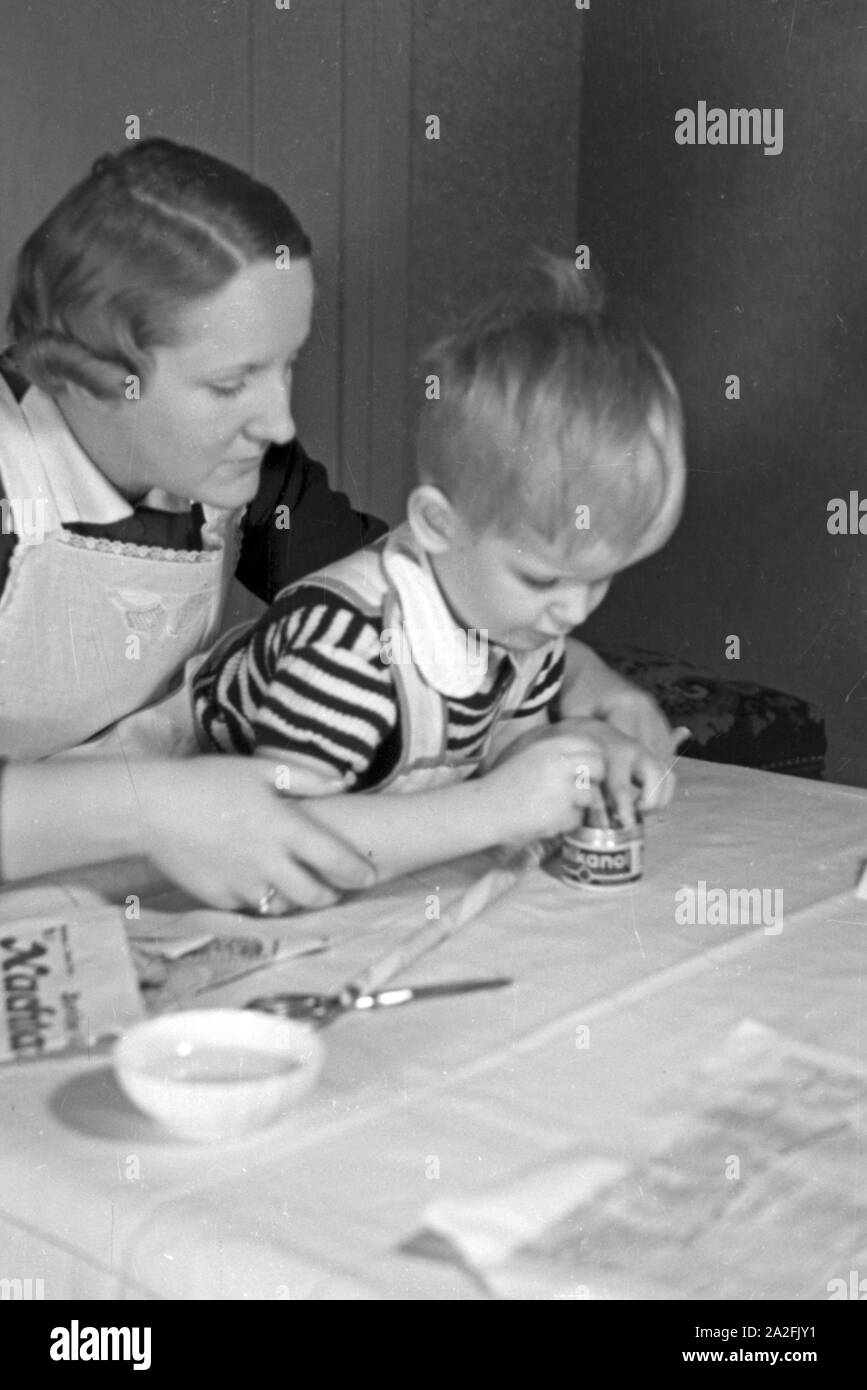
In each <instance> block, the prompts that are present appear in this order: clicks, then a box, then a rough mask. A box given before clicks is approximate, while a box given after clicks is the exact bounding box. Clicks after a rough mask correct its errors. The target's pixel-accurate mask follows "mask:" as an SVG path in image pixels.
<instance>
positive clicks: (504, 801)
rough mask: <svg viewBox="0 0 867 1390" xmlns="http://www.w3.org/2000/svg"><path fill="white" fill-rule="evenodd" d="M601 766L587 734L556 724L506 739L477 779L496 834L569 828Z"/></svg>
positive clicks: (532, 835)
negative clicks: (511, 740) (494, 820)
mask: <svg viewBox="0 0 867 1390" xmlns="http://www.w3.org/2000/svg"><path fill="white" fill-rule="evenodd" d="M575 722H586V723H589V722H590V721H589V720H587V721H575ZM605 766H606V765H605V757H604V754H603V752H602V750H601V748H600V747H599V745H598V744H597V743H596V742H595V741H594V740H593V739H592V738H590V737H588V736H586V735H583V734H579V733H576V732H575V731H574V730H573V729H571V728H564V727H563V726H562V725H559V724H558V725H554V726H550V727H549V728H548V730H547V731H543V730H539V731H538V732H537V733H531V734H528V735H527V736H526V737H525V738H522V739H520V740H518V741H517V742H516V743H512V744H510V745H509V747H508V748H507V749H506V750H505V752H504V753H502V754H501V755H500V757H499V758H498V759H497V761H496V763H495V764H494V766H493V767H492V768H491V770H490V772H488V773H487V775H486V776H485V777H484V778H483V779H482V780H483V783H484V785H485V788H486V790H488V791H489V792H490V794H491V796H492V798H493V811H494V813H495V814H496V815H497V817H498V818H499V820H500V821H501V823H502V830H503V833H502V840H503V841H507V840H508V841H511V840H515V841H519V842H520V841H523V840H533V839H536V838H537V837H539V836H548V835H562V834H564V833H565V832H566V831H567V830H571V829H573V827H574V826H575V825H577V824H578V822H579V821H580V819H581V813H582V810H583V808H584V807H585V806H588V805H589V804H590V802H591V801H592V800H593V799H594V792H593V785H594V784H595V783H598V782H600V781H601V780H602V778H603V777H604V775H605Z"/></svg>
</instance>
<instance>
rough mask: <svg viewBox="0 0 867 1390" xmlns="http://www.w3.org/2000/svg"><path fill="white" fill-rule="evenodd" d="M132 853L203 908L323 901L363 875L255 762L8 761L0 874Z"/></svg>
mask: <svg viewBox="0 0 867 1390" xmlns="http://www.w3.org/2000/svg"><path fill="white" fill-rule="evenodd" d="M130 856H144V857H146V858H148V859H149V860H150V861H151V862H152V863H153V864H155V865H156V866H157V868H159V869H160V870H161V871H162V872H163V873H164V874H166V875H167V877H168V878H169V879H170V880H171V881H172V882H173V883H176V884H178V885H179V886H180V887H182V888H185V889H187V891H188V892H190V893H192V894H194V896H196V897H198V898H200V899H201V901H203V902H206V903H210V904H211V905H213V906H214V907H223V908H238V907H252V906H255V904H256V903H257V902H258V901H259V900H260V899H261V898H262V896H263V895H264V894H265V893H266V892H267V891H268V889H269V888H271V887H274V888H276V889H277V890H278V891H279V893H280V894H281V895H282V897H284V898H285V899H286V900H287V901H288V902H292V903H295V904H298V905H299V906H301V907H324V906H326V905H327V904H328V903H331V902H334V901H335V900H336V898H337V897H339V895H340V893H341V892H346V891H350V890H354V889H358V888H364V887H368V886H369V885H370V884H371V883H372V882H373V881H374V876H373V874H372V873H371V870H370V867H369V865H368V864H367V863H366V862H365V860H364V857H363V855H362V854H359V853H358V851H357V850H355V849H354V848H353V847H352V846H351V845H350V844H347V843H346V842H345V841H344V840H342V839H341V836H340V829H339V826H335V829H334V830H331V829H329V828H328V827H327V826H325V825H324V823H323V822H322V821H321V820H319V819H313V818H312V817H310V816H309V815H308V814H307V808H306V806H305V805H304V804H301V803H293V802H292V801H289V800H288V799H287V798H285V797H281V796H280V795H279V794H278V792H277V790H276V788H275V785H274V774H273V768H272V767H271V766H269V765H267V764H263V763H262V762H261V761H260V760H259V759H256V758H232V757H222V756H220V757H200V758H189V759H178V760H175V761H164V760H156V759H152V760H142V761H128V762H124V761H121V760H119V759H118V760H113V759H108V758H104V759H90V760H85V759H83V758H81V759H79V758H75V759H70V760H68V761H64V760H58V761H56V762H42V763H34V764H25V763H9V764H8V765H7V766H6V767H5V768H4V769H3V781H2V787H0V873H2V877H3V880H4V881H5V882H9V881H14V880H16V879H23V878H29V877H31V876H35V875H38V874H46V873H54V872H62V871H64V870H70V869H78V868H79V867H80V866H81V865H84V864H88V865H89V864H92V863H103V862H105V861H108V860H113V859H121V858H123V859H126V858H128V857H130Z"/></svg>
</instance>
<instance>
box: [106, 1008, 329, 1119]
mask: <svg viewBox="0 0 867 1390" xmlns="http://www.w3.org/2000/svg"><path fill="white" fill-rule="evenodd" d="M324 1060H325V1048H324V1047H323V1045H322V1039H321V1038H320V1037H319V1035H318V1033H316V1032H315V1031H314V1030H313V1028H312V1027H311V1026H310V1025H309V1024H307V1023H297V1022H295V1021H294V1020H292V1019H285V1018H275V1017H274V1015H273V1014H264V1013H256V1012H255V1011H254V1010H252V1009H191V1010H189V1011H186V1012H184V1013H176V1014H162V1015H160V1017H158V1018H151V1019H148V1020H147V1021H146V1022H144V1023H136V1024H134V1025H133V1026H132V1027H131V1028H130V1029H129V1030H128V1031H127V1032H126V1033H124V1035H123V1037H122V1038H121V1039H120V1041H119V1042H118V1044H117V1046H116V1047H115V1050H114V1069H115V1072H116V1073H117V1079H118V1081H119V1082H120V1084H121V1086H122V1087H123V1089H124V1091H125V1092H126V1094H127V1095H128V1096H129V1098H130V1100H132V1101H133V1102H134V1103H135V1104H136V1105H137V1106H138V1107H139V1109H140V1110H143V1111H144V1112H145V1114H147V1115H151V1116H153V1118H154V1119H155V1120H159V1121H160V1123H161V1124H163V1125H164V1126H165V1127H166V1129H169V1130H171V1131H172V1133H173V1134H178V1135H181V1136H182V1137H183V1138H185V1139H196V1140H199V1141H201V1142H203V1143H204V1142H209V1141H211V1140H215V1139H225V1138H232V1137H234V1136H237V1135H241V1134H247V1133H249V1132H250V1131H251V1130H254V1129H259V1128H261V1127H262V1126H263V1125H266V1124H268V1123H269V1122H270V1121H272V1120H274V1119H276V1117H277V1116H278V1115H279V1114H280V1113H281V1112H282V1111H284V1110H286V1109H287V1108H288V1107H289V1106H290V1105H292V1103H293V1102H294V1101H296V1100H298V1099H299V1098H300V1097H301V1096H303V1095H305V1094H306V1092H307V1091H309V1090H310V1088H311V1087H312V1086H313V1084H314V1082H315V1081H316V1078H317V1077H318V1075H319V1073H320V1071H321V1070H322V1063H323V1061H324Z"/></svg>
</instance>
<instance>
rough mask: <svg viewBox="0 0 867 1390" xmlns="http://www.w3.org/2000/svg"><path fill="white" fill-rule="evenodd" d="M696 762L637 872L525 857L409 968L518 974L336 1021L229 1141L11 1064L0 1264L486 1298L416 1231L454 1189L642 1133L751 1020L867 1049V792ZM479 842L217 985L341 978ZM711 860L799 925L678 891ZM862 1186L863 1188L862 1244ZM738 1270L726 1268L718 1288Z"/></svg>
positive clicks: (33, 1273) (72, 1080) (851, 1049)
mask: <svg viewBox="0 0 867 1390" xmlns="http://www.w3.org/2000/svg"><path fill="white" fill-rule="evenodd" d="M680 768H681V773H680V783H679V787H678V793H677V796H676V799H675V802H674V804H673V805H672V806H671V807H670V808H669V809H668V810H667V811H666V812H664V813H663V814H662V815H661V816H659V817H657V818H655V819H654V820H653V821H652V822H651V823H650V825H649V826H648V836H647V870H646V875H645V878H644V880H643V881H642V882H641V883H640V884H639V885H636V886H635V888H634V889H629V890H621V891H620V892H618V893H615V894H612V895H611V896H609V897H601V896H591V895H585V894H583V893H581V892H580V891H577V890H575V889H572V888H569V887H566V886H564V885H561V884H559V883H558V882H557V881H556V880H555V879H554V878H552V877H551V876H550V875H549V874H547V873H546V872H545V871H543V870H541V869H538V870H534V871H532V872H531V873H529V874H528V875H527V876H526V878H524V879H523V880H522V881H521V883H520V884H519V885H518V886H517V887H516V888H515V889H514V890H513V891H512V892H511V893H510V894H509V895H508V896H507V897H505V898H503V899H501V900H500V901H499V902H497V903H495V904H493V905H492V906H491V907H490V908H489V909H488V910H487V911H486V912H485V913H483V914H482V916H481V917H480V918H479V919H477V920H476V921H475V922H473V923H472V924H471V925H469V926H468V927H466V928H465V929H464V931H463V932H462V933H461V934H460V935H459V936H457V937H455V938H454V939H453V940H452V941H451V942H449V943H448V944H447V945H445V946H444V947H442V948H441V950H440V951H439V952H438V953H437V954H435V955H433V956H431V957H429V958H428V959H427V960H426V961H425V962H420V963H419V964H418V965H417V966H415V967H414V968H412V970H411V971H410V977H411V981H412V982H419V983H420V982H423V981H428V980H431V981H433V980H438V979H455V978H462V977H468V976H481V975H486V974H491V975H494V974H502V973H506V974H509V975H511V976H513V977H514V979H515V981H516V984H515V986H514V987H513V988H511V989H508V990H501V991H492V992H491V993H490V994H476V995H466V996H463V997H458V998H452V999H447V1000H439V1001H436V1002H427V1003H424V1004H421V1003H420V1004H415V1005H410V1006H408V1007H406V1008H403V1009H397V1010H393V1011H390V1012H383V1013H380V1014H367V1015H359V1016H353V1017H348V1018H344V1019H342V1020H340V1021H339V1022H338V1023H336V1024H335V1025H333V1026H332V1027H331V1028H329V1029H328V1030H327V1031H326V1032H325V1033H324V1034H323V1037H324V1040H325V1041H326V1045H327V1053H328V1055H327V1060H326V1066H325V1070H324V1073H323V1076H322V1078H321V1080H320V1083H319V1086H318V1088H317V1090H316V1091H315V1093H314V1094H312V1095H311V1096H310V1097H308V1098H307V1099H306V1100H305V1101H304V1102H303V1103H302V1105H301V1106H300V1107H299V1108H297V1109H296V1110H293V1111H292V1112H291V1113H290V1114H289V1115H288V1116H287V1117H286V1119H285V1120H283V1121H281V1122H280V1123H279V1124H278V1125H276V1126H274V1127H272V1128H271V1129H269V1130H267V1131H263V1132H260V1133H259V1134H258V1135H254V1136H251V1137H249V1138H248V1139H245V1140H242V1141H236V1142H234V1143H232V1144H226V1145H223V1146H220V1147H210V1146H192V1145H185V1144H183V1143H180V1142H179V1141H171V1140H166V1139H163V1138H161V1137H160V1134H159V1132H158V1131H157V1130H156V1128H155V1127H154V1126H153V1125H152V1124H151V1122H150V1121H149V1120H147V1119H146V1118H145V1117H143V1116H139V1115H138V1114H137V1112H135V1111H134V1110H133V1109H132V1107H131V1106H129V1105H128V1103H127V1102H126V1101H125V1100H124V1099H123V1097H122V1095H121V1094H120V1092H119V1091H118V1089H117V1086H116V1084H115V1082H114V1079H113V1074H112V1072H111V1070H110V1067H109V1066H108V1064H107V1062H106V1059H105V1058H104V1057H101V1058H98V1057H94V1058H93V1059H90V1060H88V1059H84V1060H82V1059H76V1060H73V1059H67V1060H61V1061H56V1062H52V1061H43V1062H36V1063H32V1064H29V1065H27V1064H25V1065H20V1066H15V1067H8V1068H5V1069H4V1070H3V1074H2V1075H0V1145H2V1147H0V1194H2V1196H0V1278H2V1277H5V1278H21V1279H26V1278H31V1279H33V1280H36V1279H42V1280H43V1288H44V1297H45V1298H46V1299H52V1298H66V1297H70V1298H81V1299H124V1298H134V1299H139V1298H169V1299H189V1298H216V1299H230V1300H238V1299H298V1298H303V1299H425V1300H434V1299H464V1298H466V1299H479V1298H484V1297H487V1296H488V1295H487V1294H486V1292H485V1291H484V1289H483V1288H482V1287H481V1286H480V1284H479V1283H478V1281H477V1280H475V1279H474V1278H473V1277H471V1275H470V1274H469V1273H468V1272H467V1271H466V1270H465V1269H464V1268H462V1267H460V1266H459V1265H457V1264H453V1263H448V1262H443V1261H435V1260H428V1259H423V1258H420V1257H418V1256H417V1255H412V1254H409V1253H406V1251H404V1250H402V1249H401V1246H402V1244H403V1243H404V1242H405V1241H407V1240H408V1239H409V1238H411V1237H413V1236H414V1235H415V1234H416V1233H417V1232H418V1231H419V1230H420V1228H421V1227H422V1226H423V1224H424V1213H425V1210H426V1209H427V1208H428V1207H429V1205H430V1204H431V1203H432V1202H433V1201H434V1200H435V1199H437V1200H438V1201H442V1199H444V1198H446V1197H458V1196H460V1195H461V1194H466V1193H471V1192H473V1191H477V1190H484V1189H486V1188H488V1187H490V1186H491V1185H493V1184H497V1183H500V1182H502V1181H503V1180H504V1179H507V1178H510V1177H511V1176H513V1175H515V1174H517V1173H520V1172H521V1171H522V1170H524V1169H527V1168H529V1167H532V1166H533V1165H538V1164H540V1163H542V1162H545V1161H546V1160H550V1159H552V1158H555V1157H556V1156H557V1155H559V1154H561V1153H563V1152H565V1151H570V1152H572V1153H573V1154H574V1153H579V1154H580V1153H582V1152H586V1153H587V1154H593V1153H598V1152H599V1150H600V1145H602V1147H603V1148H604V1150H605V1152H607V1153H609V1154H620V1155H622V1156H625V1157H626V1158H627V1159H630V1160H633V1159H638V1158H640V1156H641V1155H642V1154H643V1153H645V1151H646V1150H647V1146H648V1143H649V1136H650V1135H651V1134H652V1132H653V1130H654V1126H655V1125H656V1123H657V1119H658V1114H659V1107H660V1104H663V1103H667V1102H666V1100H665V1098H666V1097H670V1096H672V1095H675V1096H676V1095H677V1094H678V1088H683V1087H685V1086H686V1085H687V1083H688V1082H689V1078H690V1076H691V1075H692V1074H693V1073H694V1069H695V1067H696V1066H697V1065H698V1064H699V1063H700V1062H701V1060H702V1059H703V1058H706V1057H708V1056H710V1055H711V1054H713V1052H714V1050H715V1049H718V1048H719V1046H720V1043H721V1041H722V1040H724V1039H725V1038H726V1037H727V1036H728V1035H729V1034H730V1033H731V1032H732V1030H733V1029H734V1028H735V1027H736V1026H737V1025H738V1024H739V1023H740V1022H741V1021H742V1020H744V1019H751V1020H755V1021H757V1022H758V1023H760V1024H763V1025H766V1026H767V1027H769V1028H772V1029H775V1030H778V1031H779V1032H780V1033H782V1034H784V1035H785V1036H786V1037H788V1038H793V1039H797V1040H798V1041H799V1042H801V1043H803V1044H809V1045H813V1046H816V1047H820V1048H823V1049H830V1050H832V1051H833V1052H836V1053H839V1054H841V1055H842V1056H843V1057H844V1058H846V1059H850V1060H851V1064H852V1065H853V1067H856V1068H863V1067H864V1066H865V1062H867V1057H865V1052H867V1026H865V1012H864V1003H865V983H864V960H865V949H864V942H865V930H867V902H864V901H860V900H858V899H856V897H855V894H854V891H853V889H854V885H855V882H856V879H857V876H858V872H859V867H860V865H861V864H862V863H863V861H864V858H865V856H867V792H864V791H860V790H857V789H853V788H848V787H842V786H834V785H826V784H822V783H816V782H805V781H798V780H796V779H791V778H785V777H779V776H774V775H772V774H768V773H758V772H752V771H748V770H747V769H743V768H737V767H726V766H721V765H715V764H705V763H699V762H692V761H687V762H684V763H682V764H681V765H680ZM486 862H487V861H485V860H484V858H483V857H476V858H474V859H467V860H463V861H460V862H456V863H454V864H451V865H447V866H441V867H439V868H437V869H436V870H431V871H429V872H428V871H426V872H424V873H420V874H417V875H414V876H412V877H410V878H407V879H404V880H402V881H400V882H399V883H396V884H392V885H387V886H385V887H384V888H383V889H381V890H379V891H377V892H376V893H374V894H371V895H368V896H365V897H360V898H357V899H356V900H354V901H351V902H347V903H344V904H342V905H340V906H339V907H338V908H333V909H329V910H327V911H325V912H322V913H315V914H313V913H311V914H305V915H303V916H302V917H299V918H297V919H293V923H292V924H290V926H289V927H288V928H287V929H288V930H290V931H297V932H299V934H302V933H303V934H304V935H309V934H310V933H311V932H314V933H315V932H319V931H322V932H323V933H325V934H328V935H329V936H330V937H331V939H332V943H333V945H332V949H331V950H330V952H329V953H328V954H326V955H323V956H320V957H309V958H307V959H306V960H304V961H295V962H292V963H290V964H287V965H283V966H279V965H278V966H275V967H273V968H272V969H271V970H269V971H268V972H267V975H261V974H260V975H258V976H257V977H256V978H255V981H254V982H252V984H250V985H248V987H247V988H246V989H243V990H241V993H240V995H238V989H239V986H238V985H235V986H231V985H230V986H226V987H225V988H224V990H223V991H220V992H215V993H214V994H213V995H211V996H210V999H211V1002H213V1003H214V1004H218V1003H223V1002H226V998H234V999H235V1001H236V1002H240V1000H243V999H244V998H247V997H250V996H252V995H255V994H263V993H267V992H269V991H270V990H271V989H272V988H273V989H274V990H279V989H281V988H284V989H285V988H302V989H306V988H333V987H335V986H337V985H339V984H340V983H341V982H342V981H343V980H344V979H346V978H348V977H349V976H350V975H351V974H352V973H353V972H354V971H355V970H357V969H359V968H360V967H361V966H362V965H364V964H365V963H366V962H367V961H368V960H369V959H371V958H372V957H373V956H375V955H377V954H379V953H380V951H381V950H382V948H383V947H384V946H385V945H386V944H387V943H388V942H389V941H390V940H392V939H394V938H396V937H397V936H399V935H400V934H402V933H403V932H405V931H406V930H407V928H408V927H409V926H411V925H412V924H413V923H420V922H421V921H422V920H423V917H424V909H425V904H426V902H427V901H428V898H429V895H431V894H434V893H438V894H440V896H441V898H442V901H443V903H447V902H448V901H449V900H450V899H451V898H454V897H455V896H456V895H458V894H459V893H460V891H461V890H462V889H463V888H465V887H466V886H467V885H468V884H469V883H470V882H471V881H472V879H473V877H474V876H476V875H478V874H479V873H480V872H482V871H483V869H484V867H486ZM700 883H705V884H706V885H707V887H708V889H710V888H713V887H722V888H723V889H725V890H726V891H728V890H729V889H740V888H753V887H759V888H765V889H767V890H781V891H782V894H783V899H782V903H783V917H782V923H781V926H782V929H781V930H779V931H778V930H776V927H775V926H773V925H772V926H771V927H770V929H766V928H767V923H766V924H764V925H761V924H760V925H750V924H747V925H732V924H729V925H723V924H717V925H714V924H712V923H710V924H708V923H705V924H703V923H701V922H698V923H696V924H694V925H691V924H689V923H688V922H684V921H683V916H684V913H683V911H681V912H680V913H679V914H678V912H677V904H678V902H682V901H683V899H682V898H680V899H679V898H678V897H677V894H678V891H679V890H680V889H681V888H682V887H684V886H691V887H692V888H693V889H697V885H699V884H700ZM771 901H773V899H772V898H770V897H769V898H768V902H771ZM778 901H779V900H778ZM678 917H680V919H681V920H678ZM233 990H234V991H235V994H234V995H232V991H233ZM224 996H225V997H224ZM581 1030H589V1033H588V1032H587V1031H584V1032H582V1031H581ZM588 1037H589V1045H588V1042H587V1040H588ZM690 1084H692V1083H690ZM863 1122H864V1120H863V1115H862V1120H861V1123H863ZM858 1181H859V1175H857V1174H853V1184H855V1183H857V1182H858ZM860 1212H861V1208H860V1207H859V1208H858V1211H857V1213H856V1209H855V1205H854V1195H853V1206H852V1221H853V1236H852V1239H853V1242H857V1238H858V1231H856V1230H855V1224H856V1216H857V1221H860V1219H861V1216H860ZM859 1229H860V1230H861V1236H860V1238H861V1240H862V1242H863V1240H864V1238H865V1234H867V1230H865V1229H864V1228H859ZM853 1249H854V1246H853ZM837 1257H838V1262H839V1260H842V1261H843V1262H845V1259H847V1258H850V1256H849V1254H848V1253H847V1254H846V1255H842V1254H839V1252H838V1256H835V1258H837ZM775 1258H778V1265H779V1278H780V1288H782V1287H783V1286H784V1284H785V1280H786V1278H787V1277H789V1273H790V1271H791V1267H792V1261H793V1259H795V1254H794V1253H793V1250H792V1248H790V1247H787V1248H784V1246H783V1245H782V1244H781V1246H780V1248H779V1250H778V1251H777V1254H776V1256H775ZM834 1268H836V1266H834ZM847 1270H848V1265H847V1267H846V1270H841V1273H842V1274H844V1275H845V1274H846V1272H847ZM687 1279H688V1275H687ZM743 1294H744V1290H743V1289H742V1288H741V1287H740V1286H739V1284H738V1272H737V1270H732V1269H728V1270H721V1272H720V1281H719V1286H718V1289H714V1290H712V1291H711V1292H710V1294H707V1293H705V1294H704V1295H703V1296H711V1297H739V1296H742V1295H743ZM625 1296H636V1297H653V1296H663V1292H662V1291H660V1292H659V1294H658V1295H657V1294H656V1293H655V1292H654V1290H652V1289H650V1290H648V1288H647V1286H646V1284H643V1283H637V1284H636V1285H635V1288H634V1289H633V1290H632V1291H631V1292H630V1289H629V1288H628V1287H627V1288H626V1290H625ZM746 1296H756V1294H755V1290H752V1291H751V1290H747V1293H746ZM764 1296H767V1297H773V1296H776V1294H775V1292H774V1289H772V1288H771V1289H768V1290H765V1293H764Z"/></svg>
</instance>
